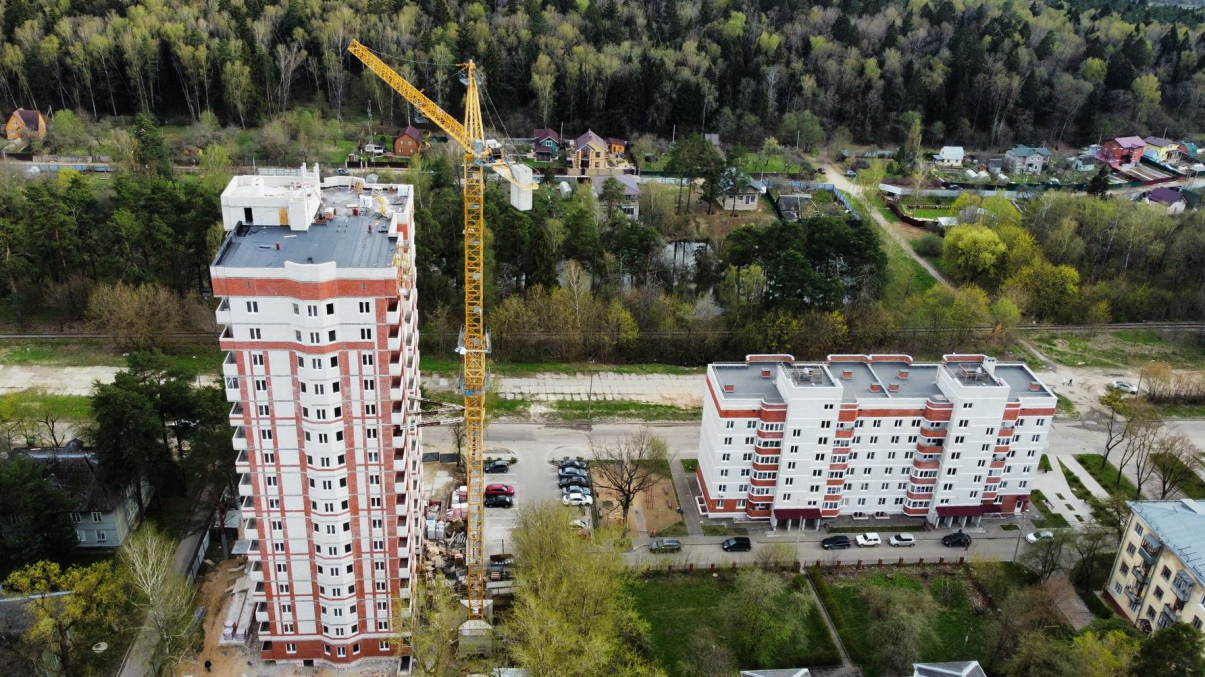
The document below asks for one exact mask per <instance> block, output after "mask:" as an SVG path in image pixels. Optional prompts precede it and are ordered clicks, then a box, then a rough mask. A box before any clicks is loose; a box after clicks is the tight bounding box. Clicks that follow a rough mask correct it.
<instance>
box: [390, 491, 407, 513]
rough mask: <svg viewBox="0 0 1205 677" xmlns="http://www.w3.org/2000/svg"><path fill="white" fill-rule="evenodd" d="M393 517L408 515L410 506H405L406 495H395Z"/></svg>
mask: <svg viewBox="0 0 1205 677" xmlns="http://www.w3.org/2000/svg"><path fill="white" fill-rule="evenodd" d="M393 514H394V515H409V514H410V506H409V505H407V504H406V494H398V495H397V504H396V505H395V506H394V508H393Z"/></svg>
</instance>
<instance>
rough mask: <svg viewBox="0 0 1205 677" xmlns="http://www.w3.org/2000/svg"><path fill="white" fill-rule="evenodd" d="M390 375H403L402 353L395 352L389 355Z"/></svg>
mask: <svg viewBox="0 0 1205 677" xmlns="http://www.w3.org/2000/svg"><path fill="white" fill-rule="evenodd" d="M389 375H390V376H395V377H396V376H401V375H402V354H401V353H393V354H392V355H390V356H389Z"/></svg>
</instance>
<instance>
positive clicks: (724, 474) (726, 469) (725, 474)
mask: <svg viewBox="0 0 1205 677" xmlns="http://www.w3.org/2000/svg"><path fill="white" fill-rule="evenodd" d="M727 476H728V468H724V469H722V470H720V477H727Z"/></svg>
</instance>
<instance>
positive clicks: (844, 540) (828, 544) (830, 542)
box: [820, 535, 853, 550]
mask: <svg viewBox="0 0 1205 677" xmlns="http://www.w3.org/2000/svg"><path fill="white" fill-rule="evenodd" d="M851 545H853V542H852V541H850V540H849V536H842V535H838V536H829V537H828V538H826V539H824V540H823V541H820V547H822V548H824V549H825V550H844V549H846V548H848V547H850V546H851Z"/></svg>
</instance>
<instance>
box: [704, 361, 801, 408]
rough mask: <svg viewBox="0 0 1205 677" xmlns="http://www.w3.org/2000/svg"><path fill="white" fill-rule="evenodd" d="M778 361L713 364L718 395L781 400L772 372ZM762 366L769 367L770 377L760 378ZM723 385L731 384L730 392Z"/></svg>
mask: <svg viewBox="0 0 1205 677" xmlns="http://www.w3.org/2000/svg"><path fill="white" fill-rule="evenodd" d="M779 364H780V363H778V362H754V363H753V364H752V365H744V364H713V365H712V368H713V369H714V370H715V377H716V380H717V381H719V382H720V392H719V393H717V394H718V395H719V396H720V397H730V398H735V399H760V400H765V401H766V402H782V401H783V399H782V394H781V393H779V392H778V387H777V386H776V385H774V373H775V372H777V370H778V365H779ZM762 367H769V368H770V370H771V372H770V373H771V376H770V378H762V375H761V369H762ZM725 386H732V392H726V391H725V388H724V387H725Z"/></svg>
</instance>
